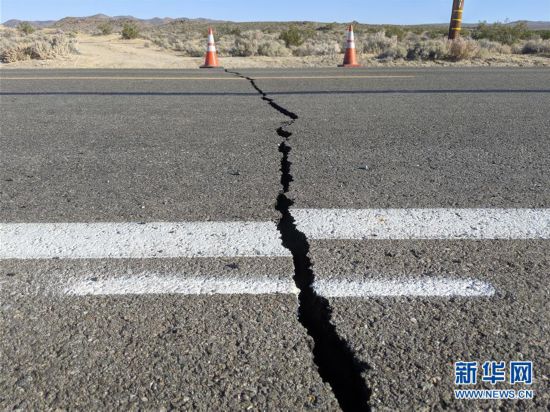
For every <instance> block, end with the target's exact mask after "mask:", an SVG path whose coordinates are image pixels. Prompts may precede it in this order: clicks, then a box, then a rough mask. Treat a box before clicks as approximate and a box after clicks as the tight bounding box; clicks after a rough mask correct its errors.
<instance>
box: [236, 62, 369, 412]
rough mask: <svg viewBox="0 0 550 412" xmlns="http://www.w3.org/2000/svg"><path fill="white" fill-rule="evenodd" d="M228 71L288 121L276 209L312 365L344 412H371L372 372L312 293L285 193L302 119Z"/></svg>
mask: <svg viewBox="0 0 550 412" xmlns="http://www.w3.org/2000/svg"><path fill="white" fill-rule="evenodd" d="M225 71H226V72H227V73H230V74H234V75H235V76H238V77H241V78H243V79H246V80H248V81H249V82H250V84H251V85H252V87H253V88H254V89H255V90H256V91H257V92H258V93H259V94H260V95H261V97H262V100H264V101H266V102H267V103H268V104H269V105H270V106H271V107H273V108H274V109H275V110H277V111H278V112H279V113H281V114H283V115H285V116H286V117H288V118H289V119H290V120H288V121H284V122H282V124H281V126H280V127H279V128H278V129H277V135H278V136H279V137H281V139H282V141H281V143H280V144H279V152H280V153H281V154H282V157H281V168H280V171H281V186H282V191H281V192H280V193H279V195H278V196H277V204H276V206H275V208H276V209H277V211H279V212H280V213H281V219H280V220H279V223H278V225H277V229H278V230H279V232H280V233H281V239H282V242H283V246H284V247H286V248H287V249H288V250H290V252H291V253H292V260H293V262H294V277H293V279H294V282H295V283H296V286H297V287H298V289H299V290H300V293H299V294H298V301H299V306H298V320H299V321H300V323H301V324H302V326H303V327H304V328H305V329H306V330H307V333H308V334H309V336H310V337H311V338H312V339H313V350H312V351H313V359H314V362H315V364H316V365H317V369H318V371H319V375H320V376H321V379H322V380H323V381H324V382H326V383H328V384H329V385H330V387H331V389H332V392H333V393H334V396H335V397H336V399H337V400H338V403H339V405H340V407H341V408H342V410H344V411H370V405H369V399H370V395H371V391H370V389H369V388H368V387H367V385H366V383H365V381H364V380H363V378H362V373H363V372H364V371H365V370H366V369H367V368H368V366H367V365H366V364H364V363H362V362H360V361H359V360H358V359H356V358H355V355H354V353H353V351H352V349H351V348H350V347H349V345H348V344H347V342H346V341H345V340H344V339H343V338H341V337H340V336H339V335H338V333H337V331H336V327H335V326H334V325H333V324H332V322H331V317H332V309H331V307H330V304H329V302H328V300H327V299H326V298H324V297H322V296H320V295H318V294H317V292H316V291H315V289H314V288H313V282H314V280H315V273H314V272H313V269H312V263H311V260H310V258H309V242H308V239H307V237H306V235H305V234H304V233H302V232H300V230H299V229H298V227H297V226H296V222H295V220H294V218H293V216H292V213H291V211H290V207H291V206H292V205H293V201H292V200H291V199H290V198H289V197H288V196H287V193H288V191H289V188H290V183H291V182H292V181H293V178H292V174H291V165H292V163H291V162H290V161H289V159H288V155H289V153H290V151H291V150H292V147H291V145H290V137H291V136H292V133H291V132H289V131H288V130H287V129H288V127H290V126H291V125H292V124H293V123H294V122H295V121H296V120H297V119H298V115H297V114H296V113H294V112H292V111H290V110H288V109H286V108H284V107H283V106H281V105H279V104H277V103H276V102H275V101H274V100H273V99H271V98H270V97H268V95H267V93H266V92H264V91H263V90H262V89H261V88H260V87H259V86H258V85H257V83H256V81H255V80H254V79H253V78H251V77H248V76H245V75H243V74H241V73H239V72H236V71H229V70H225Z"/></svg>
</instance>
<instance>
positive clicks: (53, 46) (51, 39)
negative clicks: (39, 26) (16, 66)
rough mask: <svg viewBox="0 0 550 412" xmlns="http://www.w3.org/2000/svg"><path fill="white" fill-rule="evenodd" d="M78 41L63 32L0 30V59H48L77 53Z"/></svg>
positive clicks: (8, 60) (11, 60)
mask: <svg viewBox="0 0 550 412" xmlns="http://www.w3.org/2000/svg"><path fill="white" fill-rule="evenodd" d="M77 53H78V49H77V48H76V41H75V40H74V39H73V38H70V37H69V36H67V35H65V34H64V33H63V32H54V33H48V32H45V31H39V32H35V33H32V34H28V35H24V34H22V33H21V32H19V31H17V30H13V29H3V30H2V31H1V32H0V61H1V62H2V63H12V62H16V61H21V60H29V59H36V60H46V59H55V58H59V57H65V56H68V55H70V54H77Z"/></svg>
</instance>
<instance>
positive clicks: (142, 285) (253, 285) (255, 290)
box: [63, 273, 495, 298]
mask: <svg viewBox="0 0 550 412" xmlns="http://www.w3.org/2000/svg"><path fill="white" fill-rule="evenodd" d="M314 289H315V291H316V292H317V293H318V294H320V295H322V296H325V297H354V298H370V297H390V296H404V297H405V296H410V297H451V296H465V297H477V296H493V295H494V293H495V289H494V288H493V287H492V286H491V285H490V284H488V283H485V282H481V281H477V280H472V279H452V278H419V279H376V280H369V279H366V280H327V279H319V280H317V281H316V282H315V284H314ZM298 292H299V290H298V289H297V288H296V286H295V285H294V282H293V281H292V277H291V276H288V278H286V279H285V278H274V277H250V276H249V277H219V276H218V277H214V276H209V277H204V276H201V277H186V276H184V275H179V276H178V275H174V274H171V275H165V276H161V275H159V274H156V273H142V274H139V275H133V276H124V277H116V278H108V279H96V280H82V281H77V282H73V283H71V284H70V285H69V286H68V287H66V288H65V289H64V290H63V293H65V294H69V295H77V296H87V295H144V294H181V295H214V294H222V295H233V294H249V295H258V294H272V293H284V294H297V293H298Z"/></svg>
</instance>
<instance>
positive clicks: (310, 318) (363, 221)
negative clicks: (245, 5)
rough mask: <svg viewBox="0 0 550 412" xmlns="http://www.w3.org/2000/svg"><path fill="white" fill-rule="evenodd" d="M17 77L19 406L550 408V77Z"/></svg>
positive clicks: (10, 145) (8, 344) (8, 165)
mask: <svg viewBox="0 0 550 412" xmlns="http://www.w3.org/2000/svg"><path fill="white" fill-rule="evenodd" d="M0 89H1V90H0V99H1V126H0V127H1V133H0V147H1V150H0V309H1V311H0V350H1V356H0V371H1V373H0V409H2V410H11V409H21V410H28V409H84V410H86V409H88V410H101V409H119V410H126V409H141V410H170V409H178V410H180V409H199V410H207V409H209V410H224V409H231V410H236V409H238V410H241V409H253V410H280V409H283V410H301V409H310V408H311V409H320V410H335V409H338V408H343V409H345V410H369V409H372V410H382V411H384V410H388V411H390V410H432V409H435V410H439V409H453V410H472V409H481V408H484V409H492V410H497V409H511V408H516V409H520V410H545V409H548V407H550V392H549V389H550V382H549V377H550V360H549V356H548V353H550V330H549V329H550V326H549V325H550V300H549V297H550V240H549V239H550V211H549V208H550V144H549V143H548V136H549V132H548V131H549V130H550V116H549V115H548V108H549V107H550V70H548V69H489V68H486V69H460V70H457V69H421V70H412V69H408V70H403V69H384V70H382V69H369V68H365V69H353V70H343V69H323V70H321V69H308V70H267V69H266V70H258V69H256V70H239V71H238V72H225V71H222V70H213V71H198V70H196V71H183V70H181V71H180V70H164V71H163V70H154V71H150V70H149V71H145V70H144V71H140V70H65V71H63V70H40V71H20V70H17V71H16V70H9V71H8V70H4V71H2V72H0ZM460 361H465V362H478V364H479V365H478V366H479V370H478V373H477V375H476V377H477V382H476V383H472V384H470V385H457V382H456V376H455V365H454V364H455V362H460ZM486 361H496V362H505V365H506V367H505V369H506V371H505V381H504V382H497V383H496V384H495V385H493V384H491V383H489V382H483V381H482V375H488V374H486V373H484V371H483V370H482V364H483V363H484V362H486ZM512 361H532V362H533V383H532V384H526V383H525V382H516V383H514V384H512V383H511V382H510V377H511V370H510V369H511V365H510V362H512ZM456 389H502V390H508V389H514V390H518V391H519V390H531V391H533V393H534V398H533V399H528V400H505V399H500V400H457V399H455V395H454V390H456Z"/></svg>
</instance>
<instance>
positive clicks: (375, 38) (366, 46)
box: [361, 31, 397, 54]
mask: <svg viewBox="0 0 550 412" xmlns="http://www.w3.org/2000/svg"><path fill="white" fill-rule="evenodd" d="M361 42H362V45H363V52H364V53H376V54H379V53H381V52H382V51H383V50H386V49H388V48H390V47H392V46H395V45H396V44H397V36H395V37H392V38H389V37H387V36H386V32H384V31H379V32H377V33H369V34H367V35H366V36H365V37H363V38H362V39H361Z"/></svg>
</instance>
